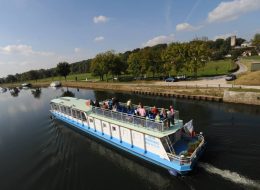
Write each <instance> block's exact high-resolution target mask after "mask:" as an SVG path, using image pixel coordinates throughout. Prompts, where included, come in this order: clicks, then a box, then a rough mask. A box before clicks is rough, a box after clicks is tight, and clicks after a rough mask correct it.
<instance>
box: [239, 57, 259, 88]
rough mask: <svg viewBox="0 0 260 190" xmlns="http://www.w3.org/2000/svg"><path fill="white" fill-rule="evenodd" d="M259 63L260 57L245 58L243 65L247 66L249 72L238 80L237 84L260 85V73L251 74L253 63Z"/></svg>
mask: <svg viewBox="0 0 260 190" xmlns="http://www.w3.org/2000/svg"><path fill="white" fill-rule="evenodd" d="M255 61H259V62H260V56H251V57H243V58H242V59H241V63H243V64H244V65H246V66H247V68H248V72H246V73H243V74H241V75H240V76H239V78H238V79H237V80H236V84H241V85H260V71H254V72H251V65H252V62H255Z"/></svg>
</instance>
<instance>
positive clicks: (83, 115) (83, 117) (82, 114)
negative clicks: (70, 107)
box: [81, 112, 87, 121]
mask: <svg viewBox="0 0 260 190" xmlns="http://www.w3.org/2000/svg"><path fill="white" fill-rule="evenodd" d="M81 117H82V120H83V121H86V120H87V118H86V116H85V114H84V112H81Z"/></svg>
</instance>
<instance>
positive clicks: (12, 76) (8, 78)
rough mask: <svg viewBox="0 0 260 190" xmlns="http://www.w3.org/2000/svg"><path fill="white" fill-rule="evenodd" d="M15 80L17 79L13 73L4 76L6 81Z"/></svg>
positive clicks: (11, 81)
mask: <svg viewBox="0 0 260 190" xmlns="http://www.w3.org/2000/svg"><path fill="white" fill-rule="evenodd" d="M16 81H17V78H16V77H15V76H14V75H7V77H6V78H5V82H7V83H13V82H16Z"/></svg>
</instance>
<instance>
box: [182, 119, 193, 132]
mask: <svg viewBox="0 0 260 190" xmlns="http://www.w3.org/2000/svg"><path fill="white" fill-rule="evenodd" d="M183 128H184V130H185V132H186V133H187V134H189V135H191V136H192V135H193V124H192V120H190V121H189V122H188V123H185V125H184V126H183Z"/></svg>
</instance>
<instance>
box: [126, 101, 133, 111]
mask: <svg viewBox="0 0 260 190" xmlns="http://www.w3.org/2000/svg"><path fill="white" fill-rule="evenodd" d="M126 107H127V110H131V109H132V101H131V99H129V100H128V101H127V102H126Z"/></svg>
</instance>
